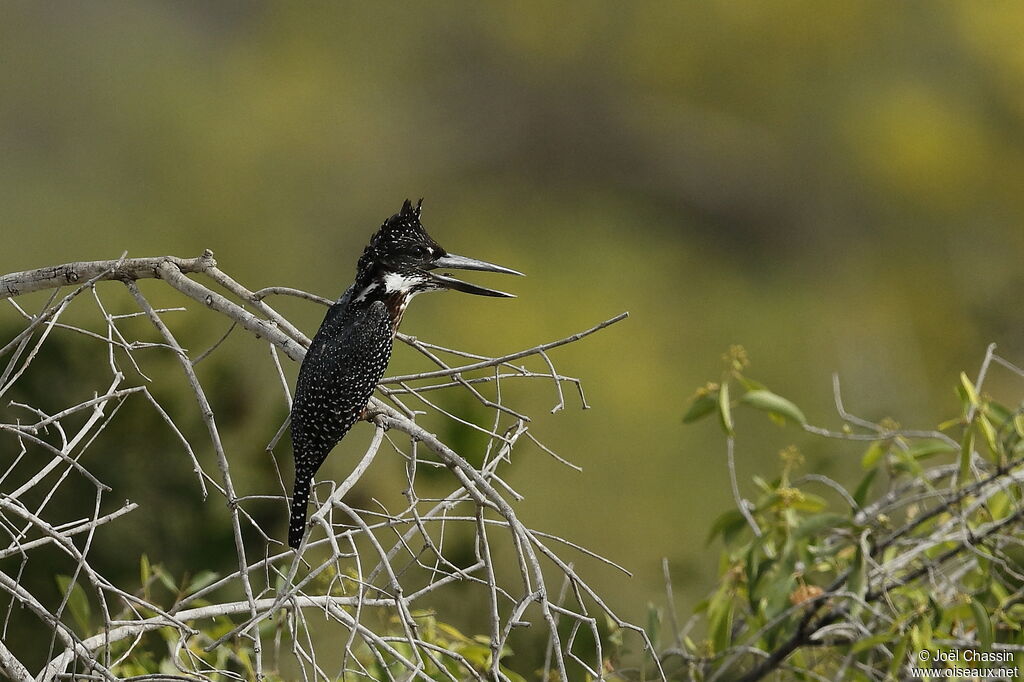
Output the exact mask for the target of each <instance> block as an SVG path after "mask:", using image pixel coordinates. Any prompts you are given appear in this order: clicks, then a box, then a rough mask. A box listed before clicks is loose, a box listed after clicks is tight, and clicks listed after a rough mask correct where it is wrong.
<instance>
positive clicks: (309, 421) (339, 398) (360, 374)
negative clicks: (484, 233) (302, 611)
mask: <svg viewBox="0 0 1024 682" xmlns="http://www.w3.org/2000/svg"><path fill="white" fill-rule="evenodd" d="M422 207H423V199H420V200H419V202H417V203H416V205H415V206H414V205H413V203H412V202H411V201H410V200H409V199H406V200H405V202H404V203H403V204H402V209H401V210H400V211H399V212H398V213H396V214H394V215H392V216H391V217H390V218H388V219H387V220H385V221H384V222H383V224H381V226H380V228H379V229H378V230H377V232H376V233H375V234H374V235H373V237H372V238H371V239H370V243H369V245H368V246H367V247H366V248H365V249H364V250H363V253H362V255H361V256H360V257H359V261H358V263H357V265H356V279H355V282H353V283H352V285H351V286H349V287H348V289H346V290H345V293H343V294H342V295H341V296H340V297H339V298H338V300H337V301H336V302H334V303H333V304H332V305H331V306H330V307H329V308H328V310H327V314H326V315H325V316H324V320H323V322H322V323H321V325H320V328H319V330H317V333H316V335H315V336H314V337H313V341H312V342H311V343H310V346H309V349H308V350H307V351H306V356H305V357H304V358H303V360H302V365H301V366H300V367H299V376H298V379H297V380H296V382H295V395H294V398H293V400H292V410H291V433H292V453H293V456H294V460H295V486H294V488H293V492H292V501H291V514H290V519H289V524H288V544H289V546H291V547H293V548H296V549H297V548H298V547H299V546H300V545H301V543H302V538H303V537H304V535H305V531H306V512H307V509H306V507H307V504H308V502H309V494H310V487H311V485H312V481H313V476H314V475H315V474H316V472H317V470H318V469H319V468H320V466H321V465H322V464H323V462H324V460H325V459H327V455H328V454H329V453H330V451H331V450H332V449H333V448H334V446H335V445H337V443H338V442H339V441H340V440H341V439H342V438H344V437H345V434H347V433H348V431H349V429H351V428H352V426H353V425H354V424H355V423H356V422H357V421H358V420H359V419H360V418H361V417H362V416H363V414H364V410H365V409H366V406H367V403H368V402H369V400H370V397H371V396H372V395H373V392H374V390H375V389H376V387H377V384H378V382H379V381H380V379H381V377H382V376H384V371H385V370H386V369H387V366H388V361H389V360H390V359H391V349H392V345H393V343H394V338H395V334H397V333H398V325H399V324H400V323H401V322H402V316H403V315H404V314H405V310H406V308H407V307H408V305H409V301H411V300H412V299H413V297H415V296H416V295H417V294H420V293H423V292H425V291H442V290H453V291H461V292H464V293H467V294H475V295H478V296H494V297H500V298H515V296H514V295H513V294H508V293H505V292H503V291H497V290H495V289H487V288H485V287H480V286H477V285H475V284H470V283H469V282H463V281H461V280H458V279H455V278H454V277H451V276H450V275H447V274H444V275H442V274H438V273H436V272H433V271H434V270H436V269H438V268H451V269H461V270H481V271H485V272H499V273H504V274H510V275H520V276H521V275H522V274H523V273H521V272H518V271H516V270H512V269H511V268H506V267H503V266H501V265H494V264H493V263H488V262H486V261H482V260H476V259H474V258H468V257H465V256H458V255H455V254H453V253H448V252H447V251H446V250H445V249H444V248H442V247H441V245H440V244H438V243H437V242H436V241H434V240H433V239H432V238H431V237H430V235H429V234H427V231H426V229H425V228H424V227H423V223H422V222H421V217H422V212H423V211H422Z"/></svg>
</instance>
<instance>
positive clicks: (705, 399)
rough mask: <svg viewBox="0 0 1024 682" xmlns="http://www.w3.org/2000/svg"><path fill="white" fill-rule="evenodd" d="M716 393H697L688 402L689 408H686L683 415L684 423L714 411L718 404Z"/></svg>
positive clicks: (701, 417) (691, 421)
mask: <svg viewBox="0 0 1024 682" xmlns="http://www.w3.org/2000/svg"><path fill="white" fill-rule="evenodd" d="M717 398H718V394H717V392H715V393H706V392H704V391H701V393H699V394H698V395H696V396H694V397H693V400H692V401H691V402H690V408H689V409H688V410H686V414H684V415H683V423H684V424H692V423H693V422H695V421H698V420H700V419H703V418H704V417H706V416H708V415H709V414H711V413H712V412H714V411H715V407H717V405H718V400H717Z"/></svg>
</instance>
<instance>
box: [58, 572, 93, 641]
mask: <svg viewBox="0 0 1024 682" xmlns="http://www.w3.org/2000/svg"><path fill="white" fill-rule="evenodd" d="M54 577H55V578H56V580H57V589H59V590H60V593H61V594H62V595H66V596H67V598H68V611H70V612H71V617H72V618H73V619H74V621H75V624H76V625H78V627H79V628H80V630H81V632H82V633H87V632H88V631H89V616H90V609H89V598H88V597H86V596H85V590H83V589H82V586H81V585H79V584H78V583H77V582H76V583H74V584H73V585H72V584H71V577H70V576H66V575H58V576H54ZM69 588H70V592H69Z"/></svg>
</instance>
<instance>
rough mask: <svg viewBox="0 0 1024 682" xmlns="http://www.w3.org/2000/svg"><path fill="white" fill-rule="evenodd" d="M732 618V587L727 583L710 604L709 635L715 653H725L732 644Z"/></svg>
mask: <svg viewBox="0 0 1024 682" xmlns="http://www.w3.org/2000/svg"><path fill="white" fill-rule="evenodd" d="M732 617H733V598H732V586H731V585H729V584H728V583H726V584H723V585H722V586H721V587H719V588H718V592H716V593H715V596H713V597H712V598H711V603H709V604H708V635H709V636H710V638H711V645H712V646H713V647H714V650H715V652H721V651H725V650H726V649H728V648H729V645H730V644H731V643H732Z"/></svg>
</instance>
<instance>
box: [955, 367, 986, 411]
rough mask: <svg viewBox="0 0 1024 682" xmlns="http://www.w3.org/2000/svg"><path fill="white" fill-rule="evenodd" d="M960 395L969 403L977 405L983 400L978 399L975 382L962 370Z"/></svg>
mask: <svg viewBox="0 0 1024 682" xmlns="http://www.w3.org/2000/svg"><path fill="white" fill-rule="evenodd" d="M959 391H960V397H961V398H963V400H964V401H965V402H966V403H968V404H969V405H974V406H977V405H978V404H979V403H980V402H981V401H980V400H979V399H978V392H977V391H975V390H974V383H973V382H972V381H971V380H970V379H968V378H967V374H965V373H964V372H960V389H959Z"/></svg>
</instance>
